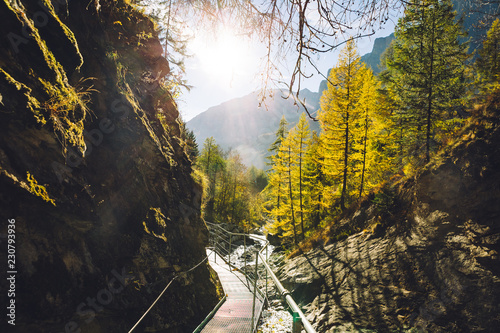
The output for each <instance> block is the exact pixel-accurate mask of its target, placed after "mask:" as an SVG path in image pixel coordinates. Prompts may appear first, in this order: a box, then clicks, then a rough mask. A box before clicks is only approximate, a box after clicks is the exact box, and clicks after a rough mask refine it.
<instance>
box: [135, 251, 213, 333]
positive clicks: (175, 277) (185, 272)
mask: <svg viewBox="0 0 500 333" xmlns="http://www.w3.org/2000/svg"><path fill="white" fill-rule="evenodd" d="M206 260H208V256H205V258H203V260H202V261H200V262H199V263H197V264H196V265H195V266H193V267H191V268H190V269H188V270H187V271H184V272H180V273H178V274H177V275H176V276H174V277H173V278H172V280H170V282H169V283H168V284H167V286H166V287H165V289H163V291H162V292H161V293H160V295H159V296H158V297H157V298H156V300H155V301H154V302H153V304H151V306H150V307H149V308H148V309H147V310H146V312H144V314H143V315H142V317H141V318H139V320H138V321H137V323H135V325H134V326H133V327H132V328H131V329H130V331H128V333H131V332H132V331H133V330H134V329H135V328H136V327H137V326H138V325H139V323H140V322H141V321H142V320H143V319H144V317H146V315H147V314H148V312H149V311H150V310H151V309H152V308H153V307H154V306H155V305H156V303H157V302H158V301H159V300H160V298H161V297H162V296H163V294H164V293H165V291H167V289H168V287H170V285H171V284H172V282H174V281H175V279H177V278H178V277H179V276H181V275H182V274H187V273H189V272H191V271H193V270H195V269H196V268H197V267H198V266H200V265H201V264H203V262H205V261H206Z"/></svg>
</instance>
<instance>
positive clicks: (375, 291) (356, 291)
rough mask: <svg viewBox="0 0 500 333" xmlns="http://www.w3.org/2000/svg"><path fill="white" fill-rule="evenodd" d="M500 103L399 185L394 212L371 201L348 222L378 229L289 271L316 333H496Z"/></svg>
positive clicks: (499, 308)
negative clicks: (407, 332) (410, 331)
mask: <svg viewBox="0 0 500 333" xmlns="http://www.w3.org/2000/svg"><path fill="white" fill-rule="evenodd" d="M499 106H500V98H496V99H495V100H494V101H493V102H492V103H491V104H490V105H489V107H488V108H487V109H486V111H485V112H484V114H483V115H482V116H480V117H478V118H475V120H474V122H473V124H472V125H470V126H469V128H468V131H465V132H464V135H463V137H462V138H461V139H460V140H459V141H457V143H456V144H455V145H453V146H450V147H448V148H447V149H446V150H444V151H443V152H441V153H440V154H439V155H438V156H437V157H436V159H435V161H434V162H431V164H430V165H428V166H427V167H426V168H425V169H424V170H423V171H421V172H420V173H419V174H417V175H416V176H415V177H414V179H411V180H406V181H400V182H399V183H397V184H396V185H394V186H393V190H394V196H393V198H392V199H391V200H387V202H389V201H390V205H386V206H385V208H384V207H382V209H381V207H380V205H379V206H377V205H376V204H374V203H370V202H366V203H364V204H362V205H361V208H360V209H358V210H357V211H356V212H355V213H354V214H353V215H352V216H350V217H349V218H347V219H346V220H344V221H342V223H345V224H350V225H352V226H353V228H357V227H361V228H363V225H364V227H367V226H369V225H372V226H374V227H373V229H372V231H373V232H370V231H366V230H365V231H363V232H359V233H356V234H354V235H351V236H350V237H348V238H347V239H345V240H342V241H338V242H335V243H332V244H329V245H326V246H324V247H320V248H316V249H314V250H312V251H310V252H308V253H306V254H302V255H300V256H297V257H295V258H293V259H291V260H289V261H288V262H287V264H286V265H285V266H284V267H283V268H282V269H281V271H280V273H281V277H282V279H284V280H285V281H286V284H287V285H288V287H289V288H290V290H293V294H294V296H295V297H296V298H297V299H298V300H299V301H300V302H301V303H302V305H303V306H304V308H305V309H307V315H308V318H309V319H310V320H311V322H312V323H313V326H315V327H316V328H317V331H318V332H334V331H336V329H337V330H339V329H340V331H342V330H341V329H342V328H353V327H355V328H371V329H377V330H378V331H381V332H388V331H392V330H397V329H403V328H417V329H418V331H429V332H497V331H498V327H499V325H500V261H499V258H498V253H499V252H500V223H499V218H500V149H499V147H500V126H499V125H500V121H499V115H500V113H499V111H498V110H499V109H500V107H499ZM372 202H373V201H372ZM358 230H359V229H358Z"/></svg>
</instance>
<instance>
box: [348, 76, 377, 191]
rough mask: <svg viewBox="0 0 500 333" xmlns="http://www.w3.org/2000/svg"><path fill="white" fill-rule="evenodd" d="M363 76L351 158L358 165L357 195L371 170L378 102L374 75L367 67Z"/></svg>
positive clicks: (362, 189)
mask: <svg viewBox="0 0 500 333" xmlns="http://www.w3.org/2000/svg"><path fill="white" fill-rule="evenodd" d="M363 74H364V76H363V86H362V88H361V89H362V91H361V96H360V98H359V100H358V103H357V105H356V113H358V114H359V115H360V119H359V122H358V125H359V128H358V131H359V133H358V135H357V138H356V139H355V145H354V152H355V156H353V158H354V159H355V160H358V161H359V164H360V166H359V167H358V168H357V172H358V174H359V177H358V178H360V179H359V197H361V196H362V195H363V191H364V190H365V189H366V188H367V187H368V188H370V187H371V186H366V183H367V176H368V175H369V174H370V172H371V164H372V160H373V153H372V149H371V148H372V142H373V140H374V136H375V128H374V122H375V110H376V108H377V106H378V104H379V98H378V89H379V83H378V81H377V79H376V78H375V77H374V75H373V72H372V70H371V69H367V70H366V71H365V72H364V73H363Z"/></svg>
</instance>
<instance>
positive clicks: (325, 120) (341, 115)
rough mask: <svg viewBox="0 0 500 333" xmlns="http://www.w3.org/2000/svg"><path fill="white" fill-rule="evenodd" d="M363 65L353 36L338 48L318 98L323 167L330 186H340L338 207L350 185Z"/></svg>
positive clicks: (344, 202)
mask: <svg viewBox="0 0 500 333" xmlns="http://www.w3.org/2000/svg"><path fill="white" fill-rule="evenodd" d="M365 72H366V66H365V65H364V64H363V63H362V62H361V57H360V56H359V54H358V52H357V49H356V45H355V42H354V40H352V39H351V40H349V41H348V42H347V44H346V46H345V48H344V49H343V50H342V51H341V53H340V56H339V60H338V63H337V65H336V67H334V68H332V70H331V71H330V76H329V78H328V84H327V86H328V88H327V89H326V90H325V91H324V92H323V95H322V96H321V100H320V106H321V110H320V112H319V120H320V122H321V128H322V134H321V135H322V142H323V143H324V147H323V148H324V152H323V154H324V161H323V163H324V171H325V173H326V174H327V176H329V177H331V179H332V183H333V185H334V186H336V187H339V188H340V208H341V209H342V210H343V209H345V207H346V201H347V200H348V197H349V196H350V195H351V193H350V192H351V191H352V190H353V189H354V187H355V186H354V184H353V182H352V180H351V179H350V176H353V175H354V172H355V167H356V163H355V161H354V160H353V156H352V155H353V148H354V147H353V146H354V143H355V139H354V132H356V130H357V129H358V128H359V126H358V123H359V120H360V115H359V114H358V110H356V106H357V104H358V101H359V99H360V97H361V93H362V89H363V78H364V73H365Z"/></svg>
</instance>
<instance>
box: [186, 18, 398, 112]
mask: <svg viewBox="0 0 500 333" xmlns="http://www.w3.org/2000/svg"><path fill="white" fill-rule="evenodd" d="M393 30H394V22H388V23H387V24H386V26H385V27H384V29H381V30H378V31H376V34H375V35H374V36H372V37H365V38H362V39H359V40H358V41H357V43H358V49H359V52H360V54H361V55H363V54H365V53H368V52H371V50H372V47H373V42H374V40H375V38H377V37H385V36H388V35H389V34H390V33H391V32H393ZM341 48H342V47H340V48H339V49H338V51H340V49H341ZM338 51H337V52H332V53H330V54H324V55H322V56H321V58H319V61H318V68H319V69H320V70H321V71H322V72H323V74H324V75H326V73H327V71H328V69H329V68H331V67H333V66H334V65H335V64H336V62H337V56H338ZM188 53H190V54H192V55H193V57H191V58H189V59H187V61H186V71H187V75H186V79H187V81H188V84H189V85H191V86H193V88H192V89H191V91H190V92H184V93H183V95H182V96H181V97H180V99H179V100H178V106H179V109H180V113H181V115H182V117H183V119H184V120H185V121H188V120H190V119H192V118H193V117H195V116H196V115H197V114H199V113H201V112H203V111H206V110H207V109H208V108H210V107H212V106H216V105H219V104H221V103H223V102H225V101H228V100H230V99H233V98H237V97H242V96H245V95H247V94H249V93H251V92H253V91H255V90H258V89H259V88H260V86H259V85H260V84H261V81H260V78H259V73H260V71H259V70H260V69H261V68H262V67H261V66H260V65H261V62H262V60H261V59H262V57H263V56H264V55H265V47H263V46H262V45H261V44H260V43H259V42H258V41H256V40H250V39H249V38H248V37H246V36H241V35H239V36H238V35H236V34H235V33H234V32H233V31H232V30H231V29H229V28H226V27H219V28H218V31H216V32H211V33H207V32H206V31H198V32H196V33H195V37H194V38H193V39H192V40H191V42H190V43H189V46H188ZM292 57H293V55H291V57H290V58H291V60H289V61H285V64H287V65H288V67H289V68H288V70H291V69H292V67H293V60H294V59H292ZM285 71H286V69H285ZM314 74H315V73H314ZM322 79H323V78H322V76H321V75H318V74H315V75H313V77H312V78H310V79H307V81H303V82H302V84H301V88H308V89H309V90H311V91H318V87H319V84H320V82H321V80H322Z"/></svg>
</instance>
